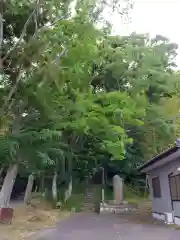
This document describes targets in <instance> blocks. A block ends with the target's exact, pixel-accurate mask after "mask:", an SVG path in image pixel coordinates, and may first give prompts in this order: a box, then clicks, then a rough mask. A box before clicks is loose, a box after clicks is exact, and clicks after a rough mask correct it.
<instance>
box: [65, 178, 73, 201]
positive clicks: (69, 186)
mask: <svg viewBox="0 0 180 240" xmlns="http://www.w3.org/2000/svg"><path fill="white" fill-rule="evenodd" d="M71 194H72V177H71V179H70V181H69V184H68V188H67V190H66V191H65V196H64V201H65V202H66V201H67V200H68V199H69V198H70V196H71Z"/></svg>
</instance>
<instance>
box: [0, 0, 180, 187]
mask: <svg viewBox="0 0 180 240" xmlns="http://www.w3.org/2000/svg"><path fill="white" fill-rule="evenodd" d="M117 2H118V1H101V0H98V1H89V0H87V1H81V0H78V1H76V3H74V2H73V1H49V0H48V1H43V2H42V3H41V6H38V5H35V4H33V3H32V1H30V0H29V1H23V0H21V1H16V0H14V1H6V2H5V3H4V4H5V8H4V9H5V11H4V15H3V18H4V22H3V24H4V35H3V41H2V53H1V60H2V68H3V69H2V70H3V71H2V73H1V75H0V79H1V80H2V83H3V86H2V88H1V92H0V99H1V110H2V111H1V112H2V116H1V118H0V124H1V135H0V136H1V138H0V156H1V163H2V165H8V164H9V163H12V162H17V163H18V164H19V165H21V166H23V167H24V168H26V171H27V172H35V173H37V174H39V173H41V172H43V173H44V174H47V175H50V176H52V175H53V173H54V171H55V170H56V172H58V173H61V181H66V183H67V182H68V179H69V178H70V175H72V174H73V170H77V171H79V176H85V175H88V174H93V171H94V169H96V168H98V166H100V165H104V164H105V165H106V166H108V167H109V168H115V169H116V172H119V173H121V175H123V176H124V177H125V179H126V180H127V182H130V181H136V180H135V179H136V175H137V172H136V171H135V170H134V169H135V168H136V167H137V166H138V165H139V164H140V163H142V161H143V159H148V158H149V157H151V156H152V155H154V154H155V153H157V152H159V151H161V150H162V149H164V147H165V146H166V145H168V144H169V143H170V142H171V140H172V138H173V137H174V135H173V134H172V132H173V129H174V125H173V124H170V123H169V114H168V113H167V112H166V110H165V108H164V103H165V102H166V101H169V98H170V97H171V96H174V95H176V96H178V97H179V95H178V84H179V75H178V73H176V72H175V70H174V69H173V67H174V64H175V63H174V58H175V56H176V50H177V45H176V44H173V43H171V42H170V41H169V40H168V39H166V38H165V37H163V36H156V37H155V38H153V39H151V38H150V37H149V36H148V35H143V34H135V33H132V34H131V35H130V36H123V37H122V36H110V34H109V33H110V27H109V24H106V23H105V21H104V22H103V23H102V22H101V23H102V28H97V25H98V24H99V23H100V19H102V16H103V15H102V13H103V11H104V6H105V4H107V3H108V4H109V6H111V7H112V9H118V10H119V7H118V6H119V5H116V4H117ZM73 4H75V7H74V9H73V14H72V13H71V10H72V5H73ZM40 9H41V11H40ZM100 25H101V24H100ZM98 26H99V25H98ZM175 112H177V110H175ZM173 114H174V113H173ZM111 160H124V161H111ZM136 182H137V183H138V184H139V178H138V180H137V181H136Z"/></svg>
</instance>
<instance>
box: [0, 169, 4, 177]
mask: <svg viewBox="0 0 180 240" xmlns="http://www.w3.org/2000/svg"><path fill="white" fill-rule="evenodd" d="M3 170H4V168H3V167H2V168H1V169H0V178H1V175H2V173H3Z"/></svg>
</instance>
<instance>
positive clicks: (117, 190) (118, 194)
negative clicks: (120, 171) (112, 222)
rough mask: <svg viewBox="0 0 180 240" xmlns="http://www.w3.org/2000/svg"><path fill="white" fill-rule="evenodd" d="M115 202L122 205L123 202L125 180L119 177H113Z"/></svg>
mask: <svg viewBox="0 0 180 240" xmlns="http://www.w3.org/2000/svg"><path fill="white" fill-rule="evenodd" d="M113 193H114V202H115V203H116V204H120V203H122V202H123V179H122V178H120V177H119V176H118V175H115V176H114V177H113Z"/></svg>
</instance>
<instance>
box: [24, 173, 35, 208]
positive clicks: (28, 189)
mask: <svg viewBox="0 0 180 240" xmlns="http://www.w3.org/2000/svg"><path fill="white" fill-rule="evenodd" d="M33 184H34V175H33V174H31V175H29V178H28V183H27V187H26V192H25V195H24V203H25V204H27V205H28V204H30V200H31V193H32V189H33Z"/></svg>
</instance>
